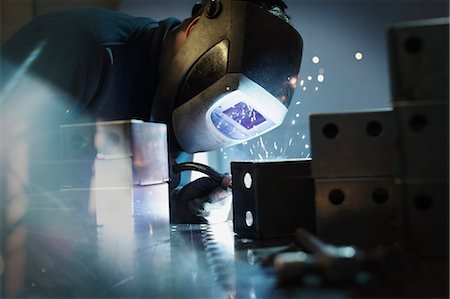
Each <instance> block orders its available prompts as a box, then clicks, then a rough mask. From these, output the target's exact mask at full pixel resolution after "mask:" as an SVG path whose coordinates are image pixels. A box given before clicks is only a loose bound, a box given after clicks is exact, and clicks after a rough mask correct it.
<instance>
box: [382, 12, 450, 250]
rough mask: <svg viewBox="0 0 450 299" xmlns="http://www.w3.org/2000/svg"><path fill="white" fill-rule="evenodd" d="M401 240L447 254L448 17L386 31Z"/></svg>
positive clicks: (419, 248) (416, 247)
mask: <svg viewBox="0 0 450 299" xmlns="http://www.w3.org/2000/svg"><path fill="white" fill-rule="evenodd" d="M389 47H390V48H389V50H390V65H391V87H392V104H393V107H394V120H395V123H396V128H397V135H398V147H399V150H398V151H397V161H398V168H397V171H396V177H397V180H396V182H397V185H398V187H399V190H400V194H401V195H400V196H401V199H402V203H403V206H402V210H401V211H402V227H403V230H402V241H403V242H404V244H405V246H406V248H408V249H409V250H411V251H413V252H416V253H418V254H421V255H425V256H448V242H449V239H448V237H449V230H448V226H449V223H448V209H449V205H448V201H449V197H448V195H449V193H448V191H449V189H448V188H449V184H448V172H449V74H448V73H449V25H448V19H435V20H430V21H425V22H413V23H409V24H405V25H404V26H401V27H394V28H391V29H390V30H389Z"/></svg>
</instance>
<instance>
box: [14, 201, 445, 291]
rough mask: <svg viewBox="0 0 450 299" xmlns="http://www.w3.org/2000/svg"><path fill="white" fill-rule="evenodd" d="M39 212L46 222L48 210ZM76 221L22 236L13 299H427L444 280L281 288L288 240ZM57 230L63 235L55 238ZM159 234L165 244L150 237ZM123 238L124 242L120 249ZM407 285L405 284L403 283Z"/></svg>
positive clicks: (227, 228) (225, 229) (222, 230)
mask: <svg viewBox="0 0 450 299" xmlns="http://www.w3.org/2000/svg"><path fill="white" fill-rule="evenodd" d="M40 213H42V214H43V215H46V216H48V215H49V214H48V213H49V211H48V210H40ZM59 213H61V210H59ZM79 217H80V215H77V214H74V212H73V211H70V210H66V211H65V212H64V213H63V214H62V215H60V216H59V217H58V218H57V219H48V217H47V218H45V221H44V222H45V223H46V225H44V224H43V223H38V221H37V220H35V225H36V226H35V228H36V229H35V230H30V232H29V235H28V238H29V240H28V258H27V273H26V280H25V284H26V285H25V289H24V291H23V292H22V293H21V294H20V296H19V297H23V298H200V299H201V298H205V299H209V298H211V299H220V298H250V299H256V298H269V299H271V298H331V297H333V298H361V297H372V298H373V297H377V298H387V297H390V298H392V297H405V296H406V297H427V295H429V294H430V291H431V290H433V289H432V288H441V289H442V286H443V285H442V281H448V279H445V278H444V279H439V276H440V275H442V274H440V273H436V272H435V268H433V267H431V266H430V265H426V264H421V265H420V267H421V270H422V271H426V272H427V273H428V274H429V277H433V279H432V280H433V281H434V282H433V281H432V280H431V279H429V280H430V281H429V282H428V283H426V284H423V283H421V280H418V278H417V277H418V273H417V272H414V271H410V274H408V275H407V277H405V278H400V277H396V278H394V279H384V280H381V282H377V283H370V282H366V283H364V282H360V283H359V284H352V285H332V284H331V285H327V284H323V283H322V282H320V281H319V280H317V279H316V278H315V277H313V276H312V277H309V278H307V279H305V280H303V281H302V282H301V283H300V281H299V283H296V284H294V285H287V286H286V285H280V284H279V282H278V281H277V278H276V273H275V269H274V268H273V267H272V266H271V265H270V263H267V261H268V260H270V257H271V256H272V255H273V254H274V253H277V252H280V251H283V250H286V249H287V248H288V247H289V246H290V244H291V241H292V240H290V239H273V240H259V241H258V240H250V239H240V238H237V237H236V236H235V234H234V233H233V229H232V223H231V222H227V223H221V224H216V225H176V226H170V227H165V226H152V229H138V230H136V229H135V230H134V231H133V235H132V236H126V235H125V236H124V235H123V234H122V235H121V234H118V235H116V238H114V237H112V236H111V235H108V233H106V232H105V227H94V229H93V226H92V225H90V224H89V222H85V223H83V221H80V218H79ZM41 220H42V219H41ZM55 223H58V224H59V228H58V230H59V233H58V232H57V231H53V232H50V231H44V230H42V229H43V228H45V227H46V228H47V229H48V228H50V227H51V228H52V229H53V230H56V228H55V227H54V225H53V224H55ZM81 223H82V225H81ZM38 228H39V229H38ZM157 230H161V231H162V232H158V231H157ZM62 231H64V232H65V234H64V235H63V234H60V233H61V232H62ZM166 232H167V235H165V236H166V237H160V238H159V239H158V238H155V237H154V236H157V235H158V234H159V235H160V236H164V234H165V233H166ZM63 236H64V237H63ZM108 238H110V239H108ZM124 238H125V239H126V238H129V239H128V241H127V242H125V241H124V240H125V239H124ZM105 239H108V241H105ZM427 267H428V268H427ZM416 269H418V268H416ZM447 272H448V268H447ZM422 277H423V275H422ZM444 277H445V275H444ZM446 277H447V278H448V275H447V276H446ZM406 280H410V281H411V283H409V284H405V281H406ZM447 286H448V284H447ZM427 287H429V289H427ZM447 289H448V288H447ZM444 293H445V292H444ZM432 294H434V295H436V294H437V295H439V294H442V293H439V292H436V291H434V292H433V293H432ZM447 294H448V293H447ZM433 297H440V296H433Z"/></svg>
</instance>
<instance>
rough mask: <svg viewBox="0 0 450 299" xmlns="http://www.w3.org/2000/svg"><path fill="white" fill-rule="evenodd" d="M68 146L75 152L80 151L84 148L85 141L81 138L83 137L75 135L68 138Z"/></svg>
mask: <svg viewBox="0 0 450 299" xmlns="http://www.w3.org/2000/svg"><path fill="white" fill-rule="evenodd" d="M70 145H71V146H72V148H73V149H75V150H81V149H83V148H86V146H87V140H86V139H85V138H83V136H81V135H78V134H76V135H73V136H72V137H71V138H70Z"/></svg>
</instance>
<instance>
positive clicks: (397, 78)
mask: <svg viewBox="0 0 450 299" xmlns="http://www.w3.org/2000/svg"><path fill="white" fill-rule="evenodd" d="M448 28H449V26H448V18H442V19H434V20H426V21H417V22H409V23H404V24H400V25H399V26H397V27H394V28H391V29H390V30H389V40H388V41H389V54H390V68H391V74H390V77H391V89H392V98H393V101H394V102H396V101H405V100H406V101H415V100H435V99H447V101H448V96H449V93H448V91H449V76H448V70H449V30H448Z"/></svg>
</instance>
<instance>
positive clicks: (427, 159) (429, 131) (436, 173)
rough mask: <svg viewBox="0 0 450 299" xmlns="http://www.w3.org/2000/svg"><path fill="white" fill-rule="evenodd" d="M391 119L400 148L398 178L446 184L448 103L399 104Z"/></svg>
mask: <svg viewBox="0 0 450 299" xmlns="http://www.w3.org/2000/svg"><path fill="white" fill-rule="evenodd" d="M394 117H395V120H396V127H397V135H398V138H399V145H400V149H399V151H398V152H397V162H398V165H399V166H400V168H399V169H398V173H397V176H398V177H402V178H447V180H448V172H449V127H448V124H449V106H448V101H446V102H445V101H415V102H398V103H396V106H395V107H394Z"/></svg>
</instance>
